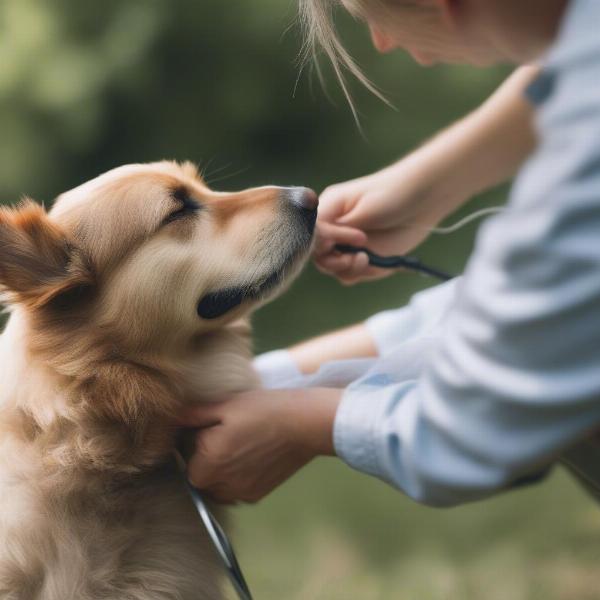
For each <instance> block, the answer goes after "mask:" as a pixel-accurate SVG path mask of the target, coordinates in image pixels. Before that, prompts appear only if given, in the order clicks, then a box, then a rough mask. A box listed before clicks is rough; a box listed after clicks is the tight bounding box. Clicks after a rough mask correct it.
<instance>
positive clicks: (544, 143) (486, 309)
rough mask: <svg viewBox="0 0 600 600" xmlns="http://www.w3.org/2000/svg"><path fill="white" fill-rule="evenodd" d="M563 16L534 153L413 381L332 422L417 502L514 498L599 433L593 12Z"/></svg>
mask: <svg viewBox="0 0 600 600" xmlns="http://www.w3.org/2000/svg"><path fill="white" fill-rule="evenodd" d="M572 4H573V5H574V6H573V8H572V9H571V15H570V17H569V18H570V22H569V23H568V24H567V25H566V26H565V31H564V32H563V36H562V39H561V41H560V43H559V44H558V46H557V48H556V50H555V51H553V53H552V54H551V55H550V58H549V61H548V66H547V68H546V71H545V73H544V77H546V81H545V87H546V88H547V94H548V96H547V98H546V100H545V101H544V103H543V105H542V106H541V107H540V108H539V110H538V116H537V125H538V131H539V136H540V143H539V147H538V150H537V152H536V154H535V156H534V157H533V158H532V159H531V160H530V161H529V163H528V164H527V166H526V167H525V169H524V170H523V172H522V174H521V176H520V177H519V179H518V180H517V182H516V184H515V187H514V189H513V193H512V197H511V201H510V203H509V209H508V210H507V211H506V212H505V213H503V214H502V215H499V216H497V217H494V218H493V219H491V220H490V221H489V222H488V223H486V224H485V226H484V227H482V230H481V233H480V235H479V236H478V240H477V244H476V248H475V251H474V253H473V257H472V259H471V260H470V262H469V265H468V267H467V269H466V272H465V276H464V278H463V279H462V281H461V282H460V285H459V286H458V287H457V289H456V292H455V295H454V300H453V304H452V307H451V309H450V311H449V313H448V315H447V316H446V318H445V320H444V331H443V335H442V336H441V337H440V338H439V339H438V340H437V341H436V347H435V349H434V351H433V352H432V353H431V355H430V357H429V358H428V360H427V361H426V364H425V366H424V368H423V371H422V373H421V375H420V376H419V377H418V378H416V379H415V380H412V381H407V382H400V383H398V382H397V381H396V382H395V383H393V384H386V383H385V377H384V378H383V379H381V380H380V381H378V380H377V379H375V380H373V379H370V380H369V379H367V380H366V381H363V382H358V383H357V385H355V386H352V387H351V388H349V389H348V390H347V391H346V392H345V394H344V397H343V399H342V403H341V405H340V407H339V410H338V413H337V416H336V422H335V426H334V441H335V447H336V450H337V452H338V454H339V455H340V456H341V457H342V458H343V459H344V460H345V461H346V462H347V463H348V464H350V465H351V466H353V467H354V468H356V469H359V470H361V471H363V472H366V473H369V474H371V475H374V476H377V477H379V478H381V479H383V480H385V481H387V482H389V483H391V484H392V485H394V486H396V487H398V488H400V489H401V490H403V491H404V492H405V493H406V494H408V495H409V496H411V497H412V498H414V499H415V500H418V501H420V502H424V503H427V504H431V505H436V506H448V505H454V504H458V503H462V502H467V501H470V500H475V499H478V498H482V497H485V496H487V495H490V494H492V493H494V492H495V491H498V490H501V489H504V488H507V487H510V486H512V485H514V483H515V482H519V481H521V480H523V479H524V478H527V477H529V476H530V475H533V474H536V473H539V472H541V471H543V470H544V469H546V468H547V466H548V465H549V464H551V463H552V462H553V461H555V460H556V458H557V457H558V456H559V454H560V453H561V452H562V451H563V450H565V448H567V447H569V446H570V445H571V444H573V443H574V442H575V441H577V440H579V439H581V438H582V437H583V436H586V435H587V434H589V433H591V432H593V431H594V430H596V429H597V428H598V427H599V426H600V86H599V85H598V82H599V81H600V39H598V40H596V38H597V34H596V31H595V30H594V29H595V27H597V23H600V4H599V3H597V2H594V1H590V0H576V1H575V2H574V3H572ZM592 23H595V24H596V25H595V26H593V27H592V25H591V24H592ZM592 30H593V31H592ZM391 379H393V378H391Z"/></svg>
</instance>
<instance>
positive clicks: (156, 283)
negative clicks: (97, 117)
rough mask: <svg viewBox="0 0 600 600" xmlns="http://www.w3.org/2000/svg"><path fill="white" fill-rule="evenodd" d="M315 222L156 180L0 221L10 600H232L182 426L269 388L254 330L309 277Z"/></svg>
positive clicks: (290, 210) (105, 179) (244, 199)
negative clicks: (223, 584) (201, 510)
mask: <svg viewBox="0 0 600 600" xmlns="http://www.w3.org/2000/svg"><path fill="white" fill-rule="evenodd" d="M316 208H317V198H316V196H315V194H314V192H312V191H311V190H307V189H305V188H277V187H262V188H255V189H250V190H247V191H244V192H240V193H235V194H232V193H217V192H213V191H211V190H209V189H208V187H207V186H206V185H205V184H204V183H203V181H202V179H201V177H200V176H199V175H198V173H197V171H196V169H195V168H194V167H193V166H192V165H191V164H189V163H185V164H183V165H179V164H176V163H171V162H161V163H155V164H148V165H129V166H125V167H120V168H118V169H114V170H113V171H110V172H108V173H106V174H104V175H101V176H100V177H98V178H96V179H94V180H92V181H90V182H88V183H85V184H83V185H81V186H80V187H78V188H76V189H74V190H71V191H69V192H67V193H65V194H63V195H61V196H60V197H59V198H58V199H57V201H56V203H55V204H54V207H53V208H52V210H51V211H50V212H49V213H48V214H46V212H45V211H44V210H43V209H42V208H41V207H40V206H39V205H37V204H35V203H33V202H31V201H27V202H25V203H23V204H22V205H21V206H20V207H18V208H16V209H8V208H4V209H1V210H0V290H1V292H2V300H3V301H4V302H5V303H6V304H7V305H8V306H9V309H10V318H9V321H8V324H7V326H6V329H5V331H4V333H3V334H2V336H0V385H1V387H0V540H1V542H0V598H2V599H3V600H30V599H31V600H34V599H36V600H92V599H94V600H95V599H99V598H103V599H109V600H125V599H127V600H154V599H157V600H158V599H165V600H166V599H172V600H175V599H177V600H188V599H189V600H192V599H194V600H197V599H200V598H206V599H215V598H219V597H221V596H220V591H219V589H220V580H221V577H220V575H221V572H222V569H221V565H220V564H219V562H218V560H217V558H216V554H215V552H214V550H213V549H212V547H211V544H210V542H209V539H208V537H207V534H206V532H205V530H204V528H203V526H202V524H201V522H200V520H199V518H198V516H197V515H196V513H195V511H194V508H193V506H192V504H191V501H190V500H189V498H188V496H187V494H186V491H185V489H184V484H183V480H182V476H181V475H180V474H179V473H178V471H177V469H176V467H175V464H174V461H173V460H172V455H173V449H174V444H175V438H176V433H177V432H176V427H175V426H174V424H173V423H174V416H175V415H176V414H177V412H178V410H179V409H180V408H181V407H182V406H184V405H185V404H186V403H187V404H190V403H193V402H201V401H203V400H208V399H210V398H212V397H214V396H215V395H218V394H221V393H226V392H230V391H237V390H246V389H250V388H252V387H256V386H257V385H258V381H257V376H256V374H255V373H254V371H253V369H252V363H251V351H250V341H249V327H248V326H247V324H246V322H245V321H244V316H245V315H247V314H248V313H249V311H250V310H251V309H254V308H256V307H257V306H258V305H259V304H260V303H263V302H265V301H266V300H268V299H270V298H271V297H273V296H274V295H275V294H277V293H278V292H280V291H281V290H282V288H283V287H284V286H285V284H286V283H287V282H289V281H290V280H291V278H292V277H293V276H294V274H295V273H296V272H297V271H298V270H299V269H300V267H301V266H302V263H303V262H304V259H305V257H306V256H307V254H308V251H309V249H310V245H311V241H312V233H313V229H314V223H315V217H316Z"/></svg>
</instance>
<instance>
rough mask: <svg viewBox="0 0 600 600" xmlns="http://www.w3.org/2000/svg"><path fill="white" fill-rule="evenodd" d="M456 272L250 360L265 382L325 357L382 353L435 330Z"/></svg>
mask: <svg viewBox="0 0 600 600" xmlns="http://www.w3.org/2000/svg"><path fill="white" fill-rule="evenodd" d="M457 284H458V278H455V279H454V280H453V281H450V282H448V283H444V284H441V285H437V286H434V287H431V288H428V289H426V290H424V291H421V292H419V293H418V294H415V295H414V296H413V298H412V299H411V301H410V303H409V304H408V305H406V306H403V307H401V308H396V309H391V310H386V311H383V312H381V313H377V314H375V315H373V316H371V317H369V318H368V319H367V320H366V321H365V322H364V323H357V324H355V325H351V326H350V327H346V328H344V329H339V330H337V331H333V332H329V333H326V334H324V335H320V336H317V337H315V338H312V339H310V340H307V341H303V342H300V343H298V344H295V345H294V346H291V347H290V348H288V349H282V350H274V351H271V352H267V353H265V354H261V355H260V356H258V357H257V358H256V359H255V361H254V366H255V368H256V370H257V371H258V373H259V375H260V378H261V380H262V383H263V387H265V388H276V387H279V388H281V387H284V386H285V384H288V385H289V382H290V381H292V380H295V379H296V378H298V377H300V376H302V375H308V374H311V373H314V372H316V371H318V370H319V368H320V367H321V366H323V365H324V364H327V363H331V362H334V361H340V360H348V359H353V358H374V357H377V356H386V355H388V354H389V353H390V352H391V351H392V349H393V348H394V347H395V346H397V345H398V344H402V343H405V342H407V341H409V340H415V339H417V338H423V337H424V336H431V335H435V332H436V331H437V330H438V328H439V326H440V323H441V321H442V319H443V318H444V316H445V314H446V313H447V311H448V308H449V306H450V305H451V304H452V302H453V300H454V295H455V291H456V287H457Z"/></svg>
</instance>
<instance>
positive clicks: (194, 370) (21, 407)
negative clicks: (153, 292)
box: [0, 309, 257, 480]
mask: <svg viewBox="0 0 600 600" xmlns="http://www.w3.org/2000/svg"><path fill="white" fill-rule="evenodd" d="M34 328H35V325H34V324H32V321H31V320H30V319H29V318H28V317H27V315H26V313H23V312H21V311H20V310H18V309H17V310H15V311H14V312H13V314H12V315H11V317H10V319H9V323H8V325H7V327H6V329H5V331H4V333H3V334H2V335H1V336H0V381H1V382H2V387H1V389H0V411H1V412H2V413H3V415H2V418H1V419H0V422H1V423H2V427H3V428H5V432H4V433H7V434H9V435H10V436H12V437H13V438H15V439H14V441H16V442H18V443H20V444H21V445H22V446H23V449H24V451H26V452H28V453H31V452H34V453H36V454H37V455H38V460H37V462H38V463H39V464H40V466H43V468H44V469H45V470H46V473H50V472H53V473H54V474H55V475H57V476H58V474H59V473H63V474H65V475H66V474H67V473H69V472H70V470H72V469H77V470H82V469H84V470H86V471H87V472H88V473H89V475H93V474H94V473H95V474H97V475H98V476H99V477H100V478H101V479H103V480H106V479H107V478H108V479H111V478H113V479H119V478H122V477H124V476H125V477H128V476H131V475H135V474H140V473H144V472H147V471H152V469H155V468H157V467H159V466H160V465H161V464H163V463H164V462H165V461H166V460H168V459H169V456H170V454H171V451H172V449H173V446H174V440H175V435H176V427H175V425H174V420H173V417H174V415H175V414H176V411H177V409H178V408H180V407H181V406H182V405H183V404H185V403H188V404H191V403H193V402H198V401H202V400H203V398H204V399H206V398H209V397H213V396H215V395H218V394H223V393H226V392H230V391H237V390H243V389H250V388H252V387H256V385H257V378H256V375H255V373H254V371H253V369H252V366H251V352H250V348H249V335H248V334H249V328H248V327H245V326H244V325H243V324H240V323H238V324H235V325H231V326H229V327H227V328H225V329H223V330H221V331H218V332H215V333H211V334H209V335H206V336H202V337H200V338H198V339H197V340H196V341H195V342H194V343H193V344H192V345H191V348H188V349H187V350H186V351H185V352H183V354H182V356H178V357H177V358H176V360H172V359H171V361H169V360H168V358H167V357H165V359H164V360H163V361H161V360H160V358H159V359H155V361H154V365H152V366H150V365H148V364H142V363H141V362H140V363H138V362H134V361H131V360H126V359H123V358H121V357H118V356H117V354H116V353H115V352H114V349H112V350H111V351H107V349H106V345H105V344H102V343H100V342H98V343H97V344H94V343H93V342H87V343H86V344H79V347H73V346H72V345H70V344H65V341H64V340H62V344H61V345H60V347H59V346H57V345H54V347H53V345H52V340H51V336H50V337H49V336H48V332H47V331H46V330H45V332H44V333H45V335H44V337H43V338H40V337H39V336H38V337H36V334H35V330H34V331H32V329H34ZM232 336H234V337H235V338H236V342H237V343H236V344H235V345H233V344H231V337H232ZM32 340H35V341H34V342H33V343H32ZM228 342H229V343H228ZM232 347H236V348H239V351H236V353H235V354H232V352H231V349H232ZM225 352H227V354H225ZM175 363H176V364H177V365H178V368H177V369H174V368H172V367H171V366H170V365H173V364H175ZM200 366H202V368H200ZM199 373H202V374H203V375H202V378H200V376H199ZM207 373H209V374H210V375H208V376H207V375H206V374H207ZM59 479H63V478H62V477H59ZM65 479H68V477H67V478H65ZM71 479H72V478H71ZM78 479H79V480H81V478H78Z"/></svg>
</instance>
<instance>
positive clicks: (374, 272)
mask: <svg viewBox="0 0 600 600" xmlns="http://www.w3.org/2000/svg"><path fill="white" fill-rule="evenodd" d="M537 73H538V68H537V67H521V68H520V69H518V70H517V71H516V72H515V73H514V74H513V75H512V76H511V77H509V78H508V80H507V81H506V82H505V83H504V84H503V85H502V86H501V87H500V88H499V89H498V90H497V92H496V93H495V94H494V95H493V96H492V97H491V98H490V99H489V100H488V101H487V102H485V103H484V104H483V105H482V106H481V107H480V108H478V109H477V110H475V111H474V112H473V113H471V114H470V115H468V116H467V117H465V118H464V119H462V120H461V121H459V122H458V123H456V124H454V125H453V126H451V127H449V128H448V129H446V130H445V131H443V132H442V133H440V134H439V135H437V136H436V137H434V138H433V139H432V140H430V141H429V142H427V143H426V144H424V145H423V146H422V147H420V148H419V149H417V150H416V151H415V152H413V153H412V154H409V155H408V156H407V157H406V158H404V159H402V160H400V161H398V162H397V163H395V164H393V165H391V166H390V167H387V168H385V169H383V170H382V171H378V172H377V173H374V174H372V175H368V176H366V177H361V178H359V179H355V180H352V181H348V182H346V183H341V184H336V185H333V186H330V187H329V188H327V189H326V190H325V191H324V192H323V193H322V195H321V199H320V208H319V218H318V222H317V225H318V243H317V245H316V248H315V264H316V265H317V267H318V268H319V269H320V270H321V271H323V272H325V273H328V274H330V275H333V276H335V277H337V278H338V279H339V280H340V281H342V282H344V283H354V282H356V281H363V280H367V279H373V278H379V277H385V276H386V275H389V273H390V272H389V271H384V270H382V269H377V268H374V267H369V266H368V264H367V260H366V255H364V254H358V255H354V256H352V255H340V254H339V253H337V252H335V251H334V246H335V244H338V243H342V244H347V243H349V242H348V241H347V238H348V236H349V233H350V232H352V231H355V232H362V233H363V234H366V241H365V243H364V245H368V246H369V248H370V249H371V250H373V251H375V252H377V253H379V254H405V253H406V252H408V251H410V250H412V249H413V248H414V247H415V246H417V245H418V244H419V243H420V242H422V241H423V240H424V239H425V238H426V237H427V236H428V234H429V232H430V230H431V228H433V227H435V226H436V225H437V224H438V223H439V222H440V221H441V220H442V219H444V218H445V217H446V216H447V215H449V214H450V213H452V212H453V211H454V210H456V209H457V208H458V207H460V206H461V205H462V204H464V203H465V202H466V201H467V200H469V199H470V198H472V197H473V196H474V195H476V194H478V193H479V192H481V191H482V190H485V189H487V188H489V187H492V186H494V185H496V184H498V183H500V182H502V181H504V180H506V179H508V178H509V177H511V176H512V175H514V173H515V172H516V170H517V168H518V167H519V166H520V165H521V164H522V163H523V161H524V160H525V158H526V157H527V156H528V155H529V154H530V153H531V151H532V150H533V148H534V146H535V135H534V131H533V125H532V108H531V105H530V103H529V102H528V101H527V100H526V98H525V95H524V91H525V89H526V87H527V86H528V85H529V83H530V82H531V81H532V80H533V79H534V78H535V76H536V75H537Z"/></svg>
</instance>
